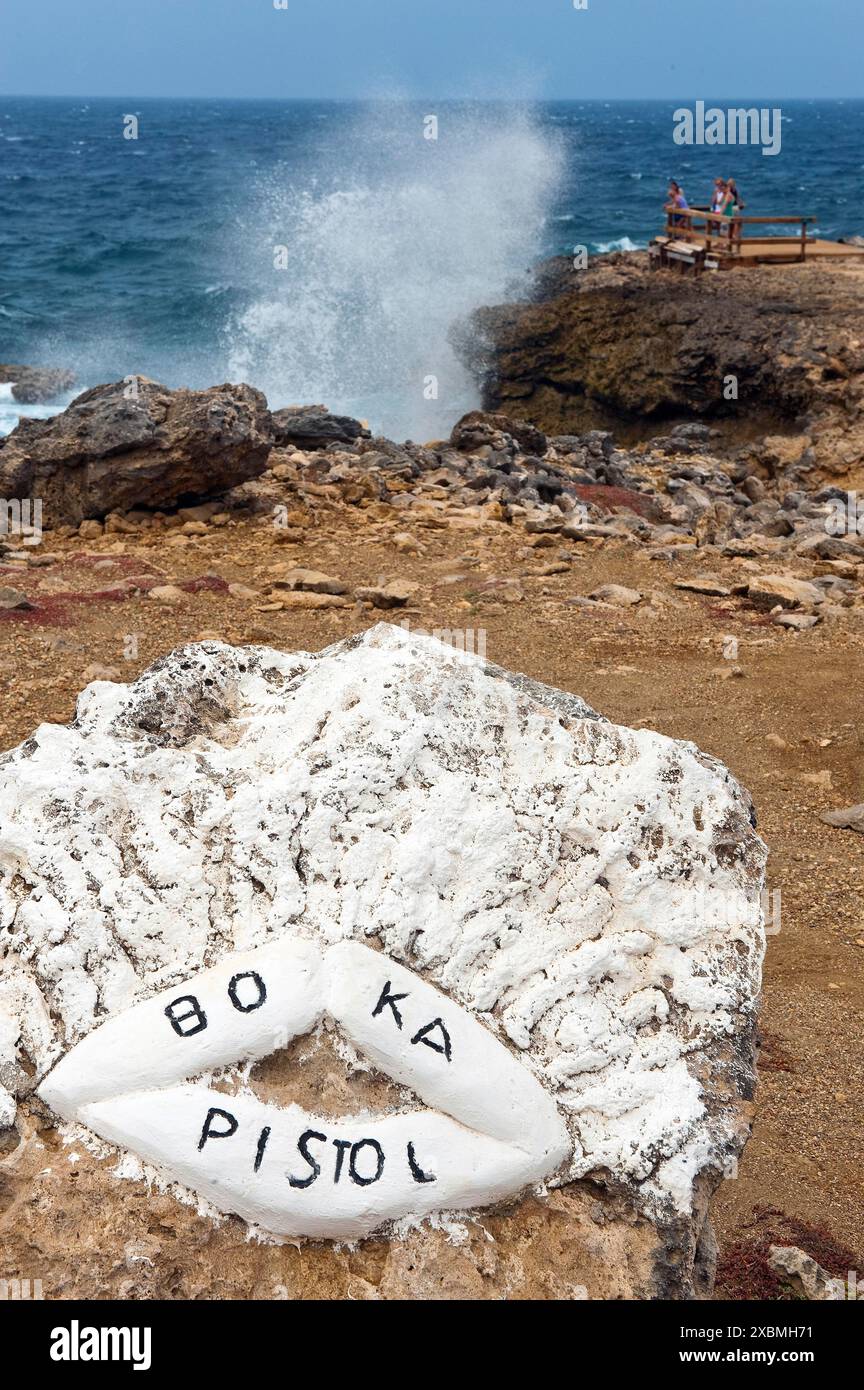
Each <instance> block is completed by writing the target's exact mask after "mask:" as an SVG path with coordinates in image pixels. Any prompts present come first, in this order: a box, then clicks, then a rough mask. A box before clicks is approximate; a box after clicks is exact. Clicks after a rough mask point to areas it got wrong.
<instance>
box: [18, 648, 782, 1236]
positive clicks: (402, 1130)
mask: <svg viewBox="0 0 864 1390" xmlns="http://www.w3.org/2000/svg"><path fill="white" fill-rule="evenodd" d="M763 870H764V847H763V845H762V843H761V841H760V840H759V839H758V837H757V836H756V834H755V832H754V830H753V828H752V825H751V811H750V804H749V800H748V798H747V797H746V795H745V794H744V793H743V792H742V791H741V789H740V788H739V787H738V785H737V784H736V783H735V782H734V780H733V779H732V777H731V776H730V775H729V773H728V772H727V771H726V770H725V769H724V768H723V767H722V766H721V765H720V764H718V763H717V762H715V761H713V760H711V759H709V758H707V757H705V756H704V755H702V754H701V753H699V752H698V750H697V749H696V748H695V747H694V746H693V745H691V744H686V743H676V742H673V741H671V740H669V739H666V738H663V737H661V736H660V735H658V734H654V733H651V732H649V731H646V730H638V731H635V730H628V729H622V728H617V727H615V726H613V725H611V724H609V723H607V722H606V721H604V720H602V719H601V718H600V717H599V716H597V715H596V714H594V712H593V711H591V710H590V709H588V707H587V706H586V705H584V704H583V702H582V701H580V700H578V699H577V698H576V697H574V696H571V695H567V694H564V693H562V692H560V691H554V690H551V689H548V688H546V687H543V686H540V685H537V684H535V683H533V682H531V681H528V680H526V679H524V678H522V677H518V676H512V675H509V674H508V673H506V672H504V671H501V670H499V669H498V668H495V667H490V666H485V665H483V664H481V663H479V662H476V661H474V660H472V659H471V658H466V657H465V656H464V655H462V654H460V653H458V652H456V651H454V650H453V649H452V648H450V647H445V646H442V645H440V644H439V643H437V642H435V641H434V640H433V639H431V638H425V637H416V636H413V635H411V634H409V633H406V632H405V631H403V630H402V629H399V628H394V627H388V626H385V625H381V626H379V627H376V628H374V629H372V630H371V631H370V632H367V633H366V634H364V636H363V637H362V638H354V639H350V640H349V641H347V642H343V643H340V644H338V645H337V646H335V647H331V648H328V649H327V650H326V651H324V652H322V653H320V654H318V655H309V654H305V653H295V654H284V653H279V652H275V651H270V650H267V649H265V648H258V649H234V648H231V647H227V646H223V645H221V644H218V643H204V644H202V645H200V646H192V647H186V648H183V649H181V650H179V651H177V652H174V653H173V654H172V655H171V656H169V657H167V658H165V659H164V660H162V661H160V662H159V663H157V664H156V665H155V666H154V667H152V668H151V669H150V670H149V671H147V672H146V673H145V674H144V675H143V676H142V677H141V678H140V679H139V680H138V681H137V682H136V683H135V684H134V685H131V686H129V685H112V684H108V683H104V682H99V683H97V684H95V685H91V686H90V687H89V688H88V689H87V690H86V691H85V692H84V693H83V694H82V696H81V697H80V700H79V705H78V713H77V718H76V720H75V723H74V724H73V725H72V726H71V727H69V728H60V727H56V726H49V725H43V726H41V727H40V728H39V729H37V731H36V733H35V734H34V735H33V737H32V738H31V739H29V740H28V741H27V742H26V743H25V744H23V745H22V746H21V747H20V748H18V749H16V750H14V751H13V752H12V753H9V754H7V755H5V757H3V758H2V759H0V941H2V943H3V944H2V959H0V1084H2V1086H3V1088H5V1089H4V1091H3V1092H0V1102H2V1104H0V1124H2V1123H4V1122H5V1123H7V1124H8V1123H9V1122H11V1116H12V1109H13V1108H14V1097H15V1096H16V1095H17V1097H18V1098H19V1100H20V1099H21V1098H22V1097H24V1096H26V1095H27V1094H28V1092H29V1091H30V1089H31V1088H32V1084H33V1082H32V1081H31V1079H30V1075H29V1073H30V1072H32V1071H34V1069H35V1073H36V1076H35V1080H36V1082H37V1084H38V1085H39V1095H40V1096H41V1098H42V1100H43V1101H44V1102H45V1103H46V1104H47V1105H48V1106H49V1107H50V1108H51V1109H52V1110H53V1111H54V1112H55V1113H56V1114H57V1115H59V1116H60V1117H61V1118H63V1119H64V1120H75V1121H78V1122H80V1123H82V1124H84V1125H85V1126H87V1127H88V1128H89V1129H91V1130H93V1131H95V1133H97V1134H98V1135H100V1136H102V1138H103V1139H106V1140H108V1141H109V1142H111V1143H113V1144H116V1145H118V1146H121V1147H126V1148H129V1149H131V1150H132V1151H133V1152H135V1153H136V1154H138V1155H139V1156H140V1157H141V1158H144V1159H146V1160H148V1161H150V1162H152V1163H154V1164H156V1165H157V1166H158V1167H160V1168H162V1169H163V1170H164V1171H165V1172H167V1173H168V1174H169V1175H170V1176H172V1177H175V1178H177V1179H179V1180H180V1181H181V1182H183V1183H184V1184H186V1185H187V1186H188V1187H190V1188H192V1189H194V1190H195V1191H197V1192H199V1193H201V1194H203V1195H204V1196H206V1197H208V1198H209V1199H210V1200H211V1201H212V1202H214V1203H215V1204H216V1205H217V1206H218V1207H220V1208H221V1209H222V1210H223V1211H230V1212H236V1213H238V1214H239V1215H241V1216H244V1217H245V1218H246V1219H247V1220H248V1221H250V1222H254V1223H257V1224H258V1225H260V1226H263V1227H264V1228H266V1229H269V1230H272V1231H274V1232H276V1233H278V1234H283V1235H292V1236H299V1235H307V1236H312V1237H333V1238H340V1237H352V1236H357V1235H363V1234H367V1233H369V1232H371V1231H372V1230H374V1229H376V1228H377V1227H379V1226H381V1225H382V1224H383V1223H386V1222H388V1221H391V1220H394V1219H397V1218H399V1217H403V1216H406V1215H407V1216H423V1215H426V1214H428V1213H431V1212H435V1211H438V1210H442V1209H466V1208H470V1207H478V1206H479V1207H482V1206H486V1205H489V1204H490V1203H495V1202H499V1201H501V1200H502V1199H504V1198H507V1197H510V1196H513V1195H515V1194H518V1193H519V1192H521V1191H524V1190H526V1189H529V1188H532V1187H536V1186H537V1184H539V1183H546V1184H550V1185H552V1186H558V1185H561V1184H567V1183H570V1182H573V1181H575V1180H578V1179H581V1178H584V1177H586V1176H589V1175H590V1176H591V1177H592V1178H593V1180H594V1181H595V1182H597V1183H598V1184H600V1185H601V1186H605V1187H608V1188H609V1190H610V1191H614V1192H617V1193H621V1192H625V1193H626V1194H627V1196H628V1200H630V1201H631V1202H632V1204H633V1206H634V1208H635V1209H636V1210H637V1211H638V1212H641V1213H643V1214H648V1215H649V1217H651V1219H653V1220H654V1221H656V1222H658V1223H662V1222H666V1223H667V1224H668V1223H671V1224H672V1225H674V1224H675V1223H676V1222H678V1223H680V1221H681V1220H682V1218H683V1219H684V1220H685V1221H689V1220H691V1218H692V1214H693V1211H694V1203H697V1202H701V1201H702V1197H701V1196H700V1195H699V1194H700V1193H702V1192H703V1189H704V1187H705V1184H706V1182H708V1178H707V1177H706V1174H707V1175H713V1177H712V1178H711V1182H712V1183H716V1181H718V1180H719V1175H720V1174H721V1173H722V1172H723V1171H724V1170H726V1169H727V1167H728V1160H729V1158H730V1157H731V1156H732V1155H733V1154H734V1153H736V1152H737V1151H738V1150H739V1149H740V1146H741V1144H742V1142H743V1137H744V1133H745V1130H746V1124H745V1123H744V1122H743V1121H742V1113H743V1109H742V1100H746V1099H747V1098H748V1097H749V1093H750V1090H751V1089H752V1080H753V1075H752V1045H753V1022H754V1011H755V1004H756V998H757V994H758V990H759V981H760V969H761V960H762V953H763V946H764V940H763V928H762V911H761V903H760V893H761V889H762V880H763ZM316 1028H318V1029H320V1028H325V1029H331V1030H332V1029H336V1030H337V1034H338V1036H340V1037H341V1038H342V1039H343V1040H344V1041H345V1043H346V1046H350V1047H353V1049H354V1050H355V1052H356V1054H359V1057H360V1058H361V1059H363V1060H364V1062H365V1063H366V1064H367V1065H371V1066H372V1067H374V1068H375V1069H376V1070H377V1071H379V1072H382V1073H385V1074H386V1075H387V1076H389V1077H390V1078H392V1080H393V1081H394V1082H395V1083H396V1084H397V1085H398V1086H400V1087H402V1088H404V1090H403V1092H402V1094H403V1095H404V1100H405V1103H404V1105H398V1106H396V1107H395V1108H393V1109H392V1112H391V1113H387V1114H383V1115H382V1114H377V1115H371V1114H362V1115H357V1116H350V1117H344V1116H343V1117H339V1118H338V1119H333V1118H331V1117H322V1116H316V1115H314V1114H312V1113H308V1112H307V1111H305V1110H303V1109H302V1108H301V1107H298V1106H296V1105H292V1106H290V1107H278V1106H276V1105H273V1104H264V1103H263V1102H262V1101H261V1100H260V1099H259V1098H258V1097H257V1096H256V1095H255V1094H254V1093H253V1090H252V1089H251V1087H250V1086H249V1085H248V1084H246V1085H241V1086H240V1089H239V1091H238V1092H237V1093H235V1094H230V1095H229V1094H226V1092H225V1090H224V1087H223V1088H220V1089H214V1085H215V1086H216V1087H218V1086H219V1076H220V1075H221V1074H222V1069H224V1068H226V1067H228V1066H230V1065H231V1064H234V1063H241V1062H247V1063H251V1062H253V1061H254V1060H256V1059H260V1058H263V1057H266V1056H267V1055H268V1054H269V1053H271V1052H273V1051H274V1049H276V1048H281V1047H284V1046H286V1044H288V1043H289V1042H290V1040H291V1039H292V1038H296V1037H301V1036H303V1035H304V1034H306V1033H308V1032H309V1031H310V1030H314V1029H316ZM214 1073H215V1074H216V1075H215V1077H214ZM4 1096H5V1097H6V1099H4ZM10 1096H11V1097H12V1098H13V1099H11V1100H10V1099H9V1097H10ZM4 1106H5V1110H4ZM709 1185H710V1184H709Z"/></svg>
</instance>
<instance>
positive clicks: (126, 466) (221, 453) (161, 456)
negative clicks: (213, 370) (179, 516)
mask: <svg viewBox="0 0 864 1390" xmlns="http://www.w3.org/2000/svg"><path fill="white" fill-rule="evenodd" d="M272 443H273V436H272V426H271V417H270V413H269V411H268V409H267V402H266V400H265V398H264V396H263V395H262V394H261V392H260V391H256V390H254V389H253V388H252V387H251V386H230V385H226V386H213V387H211V388H210V389H209V390H207V391H185V390H181V391H169V390H168V388H167V387H165V386H160V385H159V384H158V383H157V382H154V381H148V380H147V379H146V378H145V377H130V378H128V379H127V380H126V381H118V382H113V383H111V384H110V385H107V386H96V387H94V388H93V389H92V390H90V391H85V392H84V393H83V394H82V395H80V396H78V397H76V399H75V400H74V401H73V402H72V404H71V405H70V406H69V407H68V409H66V410H64V411H63V412H62V414H60V415H56V416H54V417H53V418H52V419H50V420H22V421H21V423H20V424H19V425H18V427H17V429H15V430H13V431H12V433H11V434H10V435H9V436H8V437H7V438H6V439H5V440H0V496H2V497H4V498H33V497H35V498H39V499H40V500H41V502H42V508H43V518H44V524H45V525H46V526H56V525H60V524H61V523H72V524H76V525H77V524H78V523H79V522H81V521H84V520H85V519H86V518H88V517H102V516H105V515H106V514H107V513H109V512H111V511H114V510H116V509H118V508H124V509H126V508H131V507H139V506H144V507H150V508H156V507H161V506H165V505H168V504H170V503H176V502H178V501H179V500H180V499H182V498H187V497H193V498H200V497H208V496H212V495H214V494H216V493H220V492H224V491H225V490H226V489H227V488H231V487H234V486H236V485H237V484H238V483H242V482H244V481H246V480H247V479H249V478H254V477H257V476H258V474H260V473H262V472H263V471H264V468H265V466H266V462H267V458H268V456H269V453H270V449H271V447H272Z"/></svg>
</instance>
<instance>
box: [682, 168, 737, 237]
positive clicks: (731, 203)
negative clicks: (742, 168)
mask: <svg viewBox="0 0 864 1390" xmlns="http://www.w3.org/2000/svg"><path fill="white" fill-rule="evenodd" d="M666 201H667V204H668V205H669V206H671V207H675V208H681V209H682V210H684V209H686V210H688V211H689V209H690V204H689V203H688V202H687V199H686V198H685V197H684V190H683V189H682V187H681V185H680V183H676V182H675V180H674V179H670V181H669V196H668V198H667V200H666ZM700 211H701V209H700ZM710 211H711V213H712V215H713V216H714V217H735V216H736V215H737V214H738V213H741V212H743V211H744V200H743V199H742V197H741V194H740V193H739V192H738V185H737V183H736V182H735V180H734V179H722V178H716V179H715V180H714V192H713V194H712V197H711V208H710ZM671 220H672V222H673V224H676V223H683V222H686V220H687V219H686V218H684V217H676V216H675V215H674V214H673V215H672V219H671ZM738 225H739V227H740V224H738ZM714 229H717V230H719V231H720V233H721V235H722V233H723V232H724V230H725V227H724V225H723V224H722V223H715V224H714ZM730 233H731V234H733V235H735V234H736V227H735V224H734V223H733V224H732V227H731V228H730Z"/></svg>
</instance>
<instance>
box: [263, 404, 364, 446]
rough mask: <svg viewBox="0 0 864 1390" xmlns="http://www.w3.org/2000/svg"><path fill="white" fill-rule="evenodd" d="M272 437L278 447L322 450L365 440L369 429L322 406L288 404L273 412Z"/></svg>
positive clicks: (346, 416) (357, 421) (347, 416)
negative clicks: (330, 446)
mask: <svg viewBox="0 0 864 1390" xmlns="http://www.w3.org/2000/svg"><path fill="white" fill-rule="evenodd" d="M273 436H274V438H275V440H276V443H277V444H278V445H279V446H280V447H283V448H284V447H285V446H286V445H288V444H293V445H294V446H295V447H296V448H298V449H323V448H326V446H327V445H328V444H353V443H354V441H355V440H357V439H368V438H369V430H368V429H367V428H366V426H365V425H362V424H361V423H360V421H359V420H352V419H351V417H350V415H331V413H330V411H329V410H328V409H327V407H326V406H325V405H289V406H284V407H283V409H282V410H274V412H273Z"/></svg>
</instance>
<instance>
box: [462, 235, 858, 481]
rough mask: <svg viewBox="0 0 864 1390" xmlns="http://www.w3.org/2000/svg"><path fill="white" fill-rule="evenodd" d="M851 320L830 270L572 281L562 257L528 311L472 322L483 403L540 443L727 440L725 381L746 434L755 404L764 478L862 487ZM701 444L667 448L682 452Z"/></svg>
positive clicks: (853, 306) (850, 291)
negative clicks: (700, 429)
mask: <svg viewBox="0 0 864 1390" xmlns="http://www.w3.org/2000/svg"><path fill="white" fill-rule="evenodd" d="M862 314H864V277H861V276H860V275H858V274H855V275H850V274H848V272H846V270H845V269H844V268H843V267H840V266H838V267H836V268H834V267H829V266H826V265H824V264H815V263H814V264H812V265H804V266H800V267H797V266H796V267H795V269H794V271H790V270H789V268H788V267H784V266H781V267H770V266H765V267H759V268H756V269H754V270H753V273H752V275H750V274H747V275H740V274H733V275H721V276H717V275H715V276H711V275H703V276H697V277H679V278H676V279H675V280H674V281H673V280H672V279H671V277H670V276H669V275H667V274H664V273H661V274H657V273H653V272H652V271H651V270H650V268H649V263H648V256H647V253H646V252H635V253H633V254H632V255H628V256H623V257H620V258H616V260H615V261H614V263H613V261H612V258H610V257H605V256H604V257H599V258H598V259H597V260H596V261H595V262H594V263H593V264H592V265H591V266H590V267H589V268H588V269H586V270H584V271H582V272H580V273H579V274H578V275H574V274H573V270H572V266H571V264H570V262H569V261H568V260H566V259H564V258H562V259H560V260H556V261H554V262H551V263H550V264H549V265H547V266H546V267H545V269H544V272H543V273H542V274H541V275H540V276H539V277H538V284H537V292H536V296H535V298H534V299H533V300H532V301H531V302H529V303H519V304H514V305H505V306H499V307H495V308H489V309H484V310H482V311H481V312H480V313H479V314H478V315H477V316H476V320H477V328H478V330H479V332H480V335H481V336H482V338H483V339H484V340H485V341H486V342H487V343H488V344H490V347H489V349H488V353H487V358H486V360H485V362H484V383H485V390H484V405H485V406H486V408H487V409H488V410H490V411H499V412H500V411H510V410H512V411H513V413H514V414H517V415H519V416H524V415H528V416H529V417H530V419H532V420H533V421H536V423H537V424H538V425H539V426H540V427H541V428H543V429H545V430H547V431H548V432H549V433H550V434H551V435H563V436H567V435H571V436H572V435H578V434H580V433H581V432H582V431H583V430H585V429H586V428H589V427H590V426H591V425H594V424H601V425H604V426H607V427H608V426H612V427H613V428H614V427H615V426H616V425H619V424H624V425H628V426H632V423H633V421H634V420H637V419H639V420H643V421H645V420H647V421H649V422H650V420H651V419H652V418H655V419H669V418H670V417H674V416H675V415H676V414H677V415H687V416H690V417H691V418H692V417H696V418H697V419H701V420H702V421H707V420H709V419H710V421H711V423H712V425H714V426H716V428H717V429H719V430H720V431H721V432H722V431H723V430H724V428H725V426H726V425H727V424H730V425H731V426H732V428H731V429H730V431H729V436H730V442H734V431H735V428H736V427H737V425H738V422H739V420H740V413H741V412H740V404H739V400H736V401H735V402H734V403H730V402H729V401H728V400H727V399H726V398H725V396H724V392H723V383H724V380H725V379H726V378H727V377H729V376H733V377H735V379H736V380H737V383H738V391H739V399H740V401H744V400H746V401H747V402H748V413H749V416H750V424H751V429H752V430H753V433H754V435H755V434H756V433H757V432H758V430H759V426H760V418H759V413H758V412H759V403H760V402H764V403H766V405H765V413H764V424H763V429H762V433H764V434H765V435H766V436H767V438H766V440H765V443H764V447H761V446H757V447H756V448H755V451H754V457H755V458H756V459H758V461H759V464H760V466H763V467H764V468H765V469H766V470H767V471H768V472H769V474H771V475H772V476H773V475H774V474H776V473H782V472H784V471H787V470H789V471H792V472H801V471H809V470H813V469H815V470H817V471H821V473H822V475H823V476H825V477H827V478H831V477H836V476H838V475H844V476H846V475H851V478H852V481H850V486H852V487H855V486H857V487H859V488H860V486H861V480H862V478H864V472H862V469H864V414H862V411H861V408H860V402H861V395H862V385H864V358H862V355H861V345H860V344H861V338H860V327H861V320H862ZM778 417H779V418H780V419H781V420H782V421H783V422H784V425H785V427H786V430H787V432H786V433H784V434H781V433H778V424H777V422H778ZM801 417H806V418H807V422H808V423H807V433H806V434H804V433H802V431H801V426H800V420H801ZM703 439H704V436H703V438H698V437H697V438H693V437H690V436H684V437H682V436H680V435H679V436H678V438H677V440H676V441H675V442H676V445H677V447H678V448H679V449H680V451H681V452H684V451H685V449H686V448H690V447H693V446H694V445H695V446H697V447H701V446H702V443H703Z"/></svg>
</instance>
